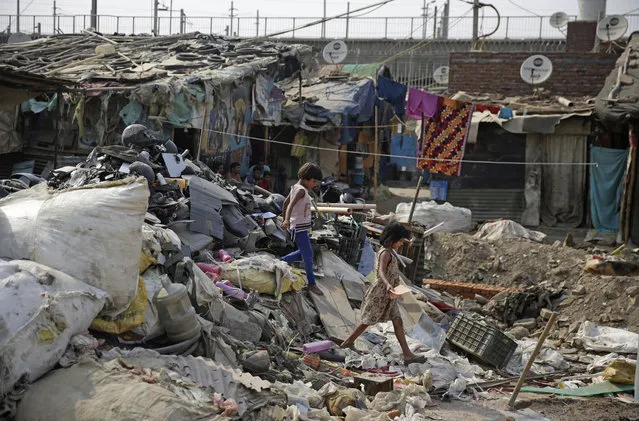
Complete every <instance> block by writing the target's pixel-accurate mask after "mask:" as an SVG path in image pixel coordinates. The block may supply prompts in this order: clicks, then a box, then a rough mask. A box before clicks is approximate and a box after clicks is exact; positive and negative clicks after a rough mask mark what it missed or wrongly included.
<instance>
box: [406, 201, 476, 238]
mask: <svg viewBox="0 0 639 421" xmlns="http://www.w3.org/2000/svg"><path fill="white" fill-rule="evenodd" d="M411 206H412V203H400V204H398V205H397V209H396V210H395V219H396V220H398V221H399V222H408V217H409V216H410V208H411ZM471 217H472V213H471V211H470V209H466V208H458V207H455V206H453V205H451V204H450V203H448V202H446V203H444V204H443V205H438V204H437V202H435V201H426V202H420V203H417V204H416V205H415V212H414V213H413V221H415V222H419V223H421V224H423V225H425V226H426V227H428V228H430V227H434V226H435V225H437V224H439V223H440V222H443V223H444V225H442V226H441V227H440V228H438V230H437V231H438V232H469V231H470V225H471Z"/></svg>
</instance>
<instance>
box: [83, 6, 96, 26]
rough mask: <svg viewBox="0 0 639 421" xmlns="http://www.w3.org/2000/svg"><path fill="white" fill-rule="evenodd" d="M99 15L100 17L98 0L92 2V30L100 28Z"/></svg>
mask: <svg viewBox="0 0 639 421" xmlns="http://www.w3.org/2000/svg"><path fill="white" fill-rule="evenodd" d="M97 15H98V0H91V28H93V29H97V28H98V22H97ZM85 28H86V23H85Z"/></svg>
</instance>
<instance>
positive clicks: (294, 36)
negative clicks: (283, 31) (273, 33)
mask: <svg viewBox="0 0 639 421" xmlns="http://www.w3.org/2000/svg"><path fill="white" fill-rule="evenodd" d="M293 38H295V18H293Z"/></svg>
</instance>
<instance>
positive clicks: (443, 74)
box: [433, 66, 450, 85]
mask: <svg viewBox="0 0 639 421" xmlns="http://www.w3.org/2000/svg"><path fill="white" fill-rule="evenodd" d="M449 71H450V69H449V68H448V66H440V67H438V68H436V69H435V71H434V72H433V79H435V82H437V83H438V84H440V85H448V73H449Z"/></svg>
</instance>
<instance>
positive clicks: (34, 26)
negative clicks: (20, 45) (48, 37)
mask: <svg viewBox="0 0 639 421" xmlns="http://www.w3.org/2000/svg"><path fill="white" fill-rule="evenodd" d="M35 30H36V22H35V15H34V16H33V32H35Z"/></svg>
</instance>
